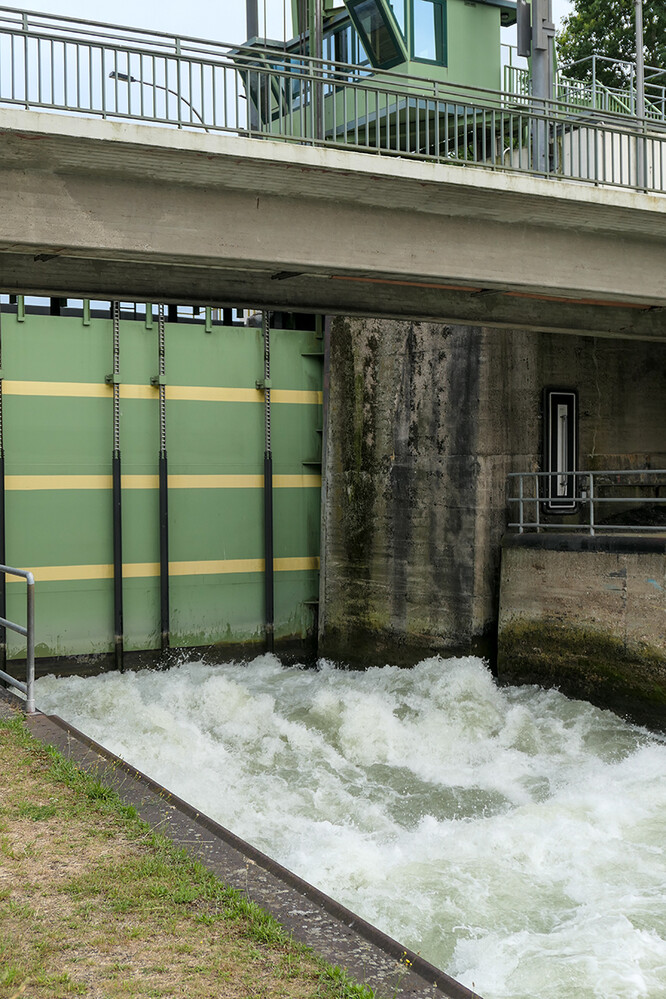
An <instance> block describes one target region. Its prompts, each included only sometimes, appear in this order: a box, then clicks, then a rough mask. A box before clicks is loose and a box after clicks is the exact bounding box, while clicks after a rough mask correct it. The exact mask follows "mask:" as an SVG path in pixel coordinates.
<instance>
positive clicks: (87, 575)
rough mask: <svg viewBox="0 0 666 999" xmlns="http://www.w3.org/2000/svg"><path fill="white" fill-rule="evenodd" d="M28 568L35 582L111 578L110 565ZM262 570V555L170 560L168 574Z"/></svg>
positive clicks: (154, 569) (296, 563) (146, 568)
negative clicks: (194, 560) (201, 559)
mask: <svg viewBox="0 0 666 999" xmlns="http://www.w3.org/2000/svg"><path fill="white" fill-rule="evenodd" d="M273 567H274V569H275V571H276V572H302V571H304V570H308V571H313V570H314V571H316V570H318V569H319V558H318V557H317V556H316V555H306V556H295V557H287V558H276V559H274V561H273ZM29 571H30V572H32V574H33V575H34V577H35V582H37V583H62V582H75V581H84V580H95V579H97V580H100V579H101V580H104V579H108V580H111V579H113V566H112V565H42V566H34V567H30V568H29ZM263 571H264V560H263V559H262V558H239V559H221V560H219V561H218V560H211V561H198V562H170V563H169V575H170V576H217V575H230V574H234V573H243V572H263ZM159 574H160V567H159V563H157V562H127V563H125V564H124V565H123V578H124V579H150V578H153V577H155V576H159ZM8 582H10V583H12V582H22V580H21V579H17V578H16V577H12V576H10V577H8Z"/></svg>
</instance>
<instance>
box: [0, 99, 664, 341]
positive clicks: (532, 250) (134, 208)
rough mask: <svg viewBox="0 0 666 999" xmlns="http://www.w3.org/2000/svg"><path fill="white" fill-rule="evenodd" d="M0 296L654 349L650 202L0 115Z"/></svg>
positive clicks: (564, 184)
mask: <svg viewBox="0 0 666 999" xmlns="http://www.w3.org/2000/svg"><path fill="white" fill-rule="evenodd" d="M0 133H1V135H2V142H1V143H0V171H1V174H0V176H1V183H0V285H1V286H2V288H3V290H5V291H9V292H17V293H25V294H42V295H51V296H59V297H66V296H69V297H82V296H86V297H93V298H95V297H96V298H101V299H120V298H122V299H123V300H131V299H135V300H148V301H158V300H159V301H165V302H179V303H196V304H207V305H214V306H225V305H226V306H228V305H235V306H254V307H258V308H269V309H289V310H292V311H298V310H301V311H311V312H326V313H329V314H336V313H337V314H343V315H375V316H386V317H395V318H416V319H430V320H437V321H439V322H449V323H456V324H473V325H484V326H490V327H493V326H494V327H509V328H513V329H536V330H543V331H551V332H566V333H590V334H594V335H598V336H615V337H623V338H638V339H647V340H649V339H657V340H661V339H666V282H665V281H664V274H665V273H666V196H663V195H660V194H645V193H640V192H635V191H630V190H618V189H611V188H603V187H595V186H592V185H590V184H588V183H579V182H575V181H567V180H554V179H542V178H538V177H533V176H530V175H520V174H515V173H508V172H496V171H492V170H489V169H483V168H480V167H461V166H456V165H451V166H449V165H447V164H441V163H440V164H438V163H426V162H418V161H413V160H409V159H399V158H385V157H381V156H377V155H375V156H373V155H371V154H368V153H360V152H348V151H343V150H337V149H326V148H313V147H311V146H307V145H303V146H301V145H295V144H288V143H284V142H278V141H258V140H256V139H248V138H244V137H241V136H229V135H219V134H209V133H205V132H204V133H202V132H200V131H199V132H196V131H184V130H177V129H173V128H165V127H155V126H150V125H146V124H135V123H133V122H110V121H105V120H99V119H87V118H83V117H79V116H68V115H61V114H54V113H43V112H37V111H26V110H16V109H7V108H3V109H0Z"/></svg>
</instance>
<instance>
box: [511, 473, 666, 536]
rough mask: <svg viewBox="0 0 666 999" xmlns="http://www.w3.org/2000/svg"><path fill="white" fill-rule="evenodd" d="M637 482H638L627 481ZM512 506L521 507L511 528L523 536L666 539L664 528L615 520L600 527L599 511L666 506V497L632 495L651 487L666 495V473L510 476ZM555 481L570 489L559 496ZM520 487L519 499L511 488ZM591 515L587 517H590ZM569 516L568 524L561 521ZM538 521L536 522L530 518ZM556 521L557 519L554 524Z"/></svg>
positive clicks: (529, 474) (665, 524) (533, 474)
mask: <svg viewBox="0 0 666 999" xmlns="http://www.w3.org/2000/svg"><path fill="white" fill-rule="evenodd" d="M629 479H633V480H634V481H633V482H630V481H628V480H629ZM508 480H509V493H510V495H509V496H508V498H507V502H508V503H509V504H510V507H515V506H517V508H518V519H517V520H514V519H510V520H509V523H508V525H507V526H508V527H509V528H513V529H516V530H517V531H518V533H519V534H523V533H524V532H525V531H536V532H538V533H540V532H542V531H562V530H566V531H569V532H574V533H575V532H579V533H580V532H584V533H586V534H590V535H592V536H594V535H595V534H597V533H598V532H601V531H608V532H616V533H632V532H638V533H641V534H654V533H659V534H664V535H666V519H665V521H664V523H663V524H631V523H622V522H617V521H613V522H612V523H604V522H603V521H601V522H600V510H601V508H602V507H604V506H605V505H607V504H611V505H613V504H622V505H623V506H624V507H625V509H631V508H634V509H635V508H638V507H641V506H644V507H645V506H648V507H659V506H663V505H664V504H666V495H663V496H662V495H659V494H658V492H657V493H656V494H655V495H653V496H636V495H634V496H631V495H628V494H627V489H628V488H630V487H631V488H632V489H635V490H638V489H644V488H651V489H653V490H655V491H658V490H660V489H663V490H664V493H665V494H666V469H644V468H641V469H608V470H601V471H598V470H595V471H576V472H564V473H562V472H556V471H550V472H510V473H509V475H508ZM556 480H559V481H560V483H562V480H564V483H563V484H565V485H566V490H565V493H562V494H558V492H557V488H555V489H553V488H552V486H553V485H556ZM514 482H515V483H516V484H517V486H518V494H517V495H513V493H512V492H511V485H512V484H513V483H514ZM616 489H624V493H623V494H622V495H609V492H610V491H611V490H616ZM585 511H587V512H585ZM558 513H560V514H562V513H564V514H565V515H566V516H567V517H568V518H570V519H567V520H566V521H562V520H558V519H556V518H557V514H558ZM531 518H533V519H531ZM554 518H555V519H554Z"/></svg>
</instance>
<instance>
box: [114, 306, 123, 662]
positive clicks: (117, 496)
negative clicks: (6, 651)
mask: <svg viewBox="0 0 666 999" xmlns="http://www.w3.org/2000/svg"><path fill="white" fill-rule="evenodd" d="M111 315H112V318H113V375H112V376H111V383H112V385H113V457H112V459H111V470H112V479H113V647H114V654H115V660H116V669H117V670H119V671H120V672H122V669H123V645H124V632H123V521H122V478H121V473H120V302H113V303H112V305H111Z"/></svg>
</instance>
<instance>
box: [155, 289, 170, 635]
mask: <svg viewBox="0 0 666 999" xmlns="http://www.w3.org/2000/svg"><path fill="white" fill-rule="evenodd" d="M157 326H158V368H159V378H158V379H157V381H158V390H159V403H160V457H159V497H160V499H159V502H160V634H161V638H160V647H161V649H162V652H166V650H167V649H168V648H169V644H170V630H171V628H170V620H169V618H170V613H169V472H168V465H167V450H166V384H165V382H166V333H165V328H164V306H163V305H160V306H158V311H157Z"/></svg>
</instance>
